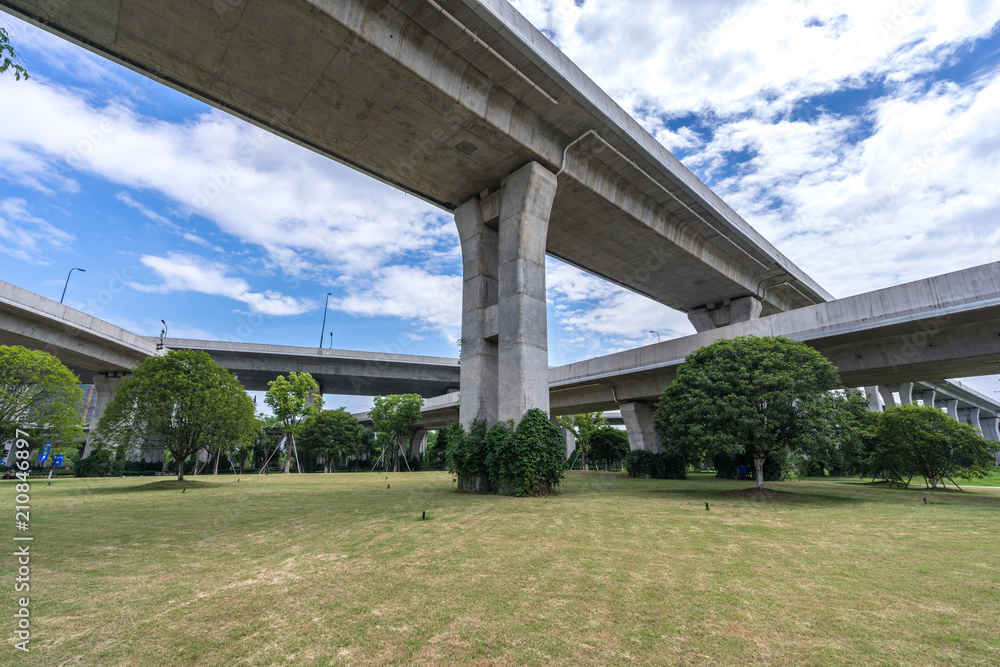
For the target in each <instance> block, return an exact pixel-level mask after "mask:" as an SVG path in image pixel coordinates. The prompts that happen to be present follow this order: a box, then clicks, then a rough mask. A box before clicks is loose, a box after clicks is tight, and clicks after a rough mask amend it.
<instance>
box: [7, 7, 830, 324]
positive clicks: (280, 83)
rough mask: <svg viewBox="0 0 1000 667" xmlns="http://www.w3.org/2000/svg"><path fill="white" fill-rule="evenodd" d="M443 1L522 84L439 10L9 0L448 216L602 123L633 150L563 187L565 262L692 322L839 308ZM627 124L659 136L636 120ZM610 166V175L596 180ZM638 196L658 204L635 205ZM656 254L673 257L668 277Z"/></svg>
mask: <svg viewBox="0 0 1000 667" xmlns="http://www.w3.org/2000/svg"><path fill="white" fill-rule="evenodd" d="M442 4H443V5H445V6H446V8H447V9H448V10H449V11H450V12H451V13H453V14H454V15H455V16H457V17H458V18H459V19H460V20H461V21H463V22H465V23H466V24H467V25H468V26H470V27H471V28H472V29H474V30H475V31H476V32H477V33H478V34H479V35H481V36H482V38H483V39H485V40H486V41H488V42H489V44H490V46H491V47H493V48H495V49H496V51H497V52H498V53H500V54H502V56H503V58H505V59H506V60H507V61H508V62H509V63H512V64H514V65H515V66H516V68H517V69H518V70H520V74H519V73H518V72H517V71H515V70H514V69H512V67H511V66H510V65H509V64H506V63H504V62H503V60H501V59H500V57H498V55H497V53H491V52H490V51H489V50H488V49H487V48H485V47H484V46H483V45H482V44H481V43H477V42H476V41H475V40H474V39H473V38H472V37H470V36H469V35H468V34H466V33H465V32H464V31H462V30H460V29H459V28H458V27H456V26H455V25H454V23H452V22H451V21H450V20H448V19H447V18H446V17H445V16H444V15H443V14H442V13H440V12H439V11H438V10H437V9H435V8H434V6H433V5H431V4H430V3H429V2H426V1H424V0H420V1H413V0H410V1H404V0H398V1H394V2H388V1H387V0H381V1H371V0H369V1H367V2H365V1H364V0H341V1H340V2H337V3H327V2H319V1H318V0H249V1H239V0H233V1H219V0H164V1H153V0H111V1H109V0H74V2H72V3H69V2H65V3H58V4H56V5H53V3H49V2H47V1H46V0H0V6H6V7H8V8H10V9H11V10H12V11H15V12H16V13H19V14H20V15H22V16H24V17H25V18H28V19H29V20H33V21H34V22H36V23H39V24H42V25H43V26H44V27H46V28H47V29H49V30H52V31H54V32H57V33H58V34H61V35H63V36H66V37H69V38H70V39H74V40H75V41H77V42H79V43H82V44H84V45H85V46H87V47H88V48H91V49H93V50H95V51H97V52H99V53H101V54H103V55H106V56H108V57H110V58H113V59H116V60H118V61H119V62H122V63H124V64H126V65H128V66H130V67H132V68H133V69H136V70H138V71H141V72H143V73H146V74H148V75H150V76H152V77H154V78H158V79H159V80H161V81H163V82H165V83H167V84H168V85H171V86H174V87H175V88H178V89H179V90H182V91H183V92H186V93H188V94H191V95H193V96H194V97H197V98H199V99H202V100H204V101H206V102H208V103H209V104H212V105H214V106H216V107H219V108H222V109H224V110H226V111H228V112H230V113H232V114H234V115H237V116H239V117H242V118H244V119H247V120H249V121H250V122H253V123H255V124H257V125H259V126H261V127H264V128H267V129H268V130H270V131H273V132H276V133H278V134H280V135H283V136H285V137H287V138H289V139H291V140H292V141H296V142H298V143H300V144H302V145H304V146H306V147H308V148H310V149H312V150H314V151H317V152H319V153H321V154H324V155H327V156H330V157H332V158H334V159H337V160H339V161H341V162H344V163H346V164H349V165H351V166H353V167H355V168H357V169H360V170H362V171H364V172H366V173H369V174H371V175H373V176H375V177H377V178H380V179H382V180H385V181H387V182H389V183H392V184H395V185H397V186H398V187H401V188H403V189H405V190H408V191H410V192H413V193H415V194H417V195H418V196H421V197H423V198H425V199H427V200H429V201H431V202H434V203H436V204H438V205H440V206H442V207H443V208H446V209H448V210H450V209H452V208H454V207H455V206H457V205H459V204H461V203H463V202H465V201H467V200H468V199H470V198H471V197H473V196H476V195H478V194H480V193H481V192H483V191H485V190H489V189H492V190H496V189H497V188H498V187H499V186H500V184H501V181H502V179H503V178H504V177H506V176H507V175H508V174H510V173H511V172H512V171H514V170H515V169H517V168H518V167H520V166H522V165H524V164H526V163H527V162H529V161H537V162H539V163H541V164H543V165H546V166H547V167H548V168H549V169H551V170H553V171H556V170H558V169H559V168H560V166H561V163H562V160H563V149H564V148H566V147H567V146H568V145H569V144H570V143H571V142H573V141H574V140H575V139H577V138H578V137H581V136H583V135H584V134H586V133H587V132H588V131H589V130H593V129H595V127H596V128H598V129H600V130H601V134H602V136H604V137H605V138H606V139H607V140H609V141H610V142H611V144H614V145H615V146H616V149H614V150H611V149H608V146H607V145H604V144H601V143H599V142H595V141H594V140H593V139H592V138H591V139H588V141H586V142H582V143H580V144H579V145H577V146H575V147H574V148H573V150H572V151H571V152H572V153H573V161H574V163H575V165H576V166H577V167H578V168H576V169H575V170H570V172H567V173H566V174H564V175H563V176H561V177H560V188H561V192H560V195H559V197H558V198H557V200H556V202H555V207H554V210H553V212H552V215H551V221H550V227H549V230H550V232H549V233H550V238H549V248H548V250H549V252H551V253H552V254H553V255H555V256H557V257H560V258H562V259H565V260H566V261H568V262H570V263H572V264H575V265H577V266H579V267H581V268H584V269H586V270H589V271H591V272H593V273H595V274H596V275H599V276H602V277H606V278H608V279H610V280H612V281H614V282H617V283H619V284H622V285H624V286H627V287H629V288H630V289H634V290H636V291H638V292H640V293H643V294H646V295H648V296H650V297H652V298H654V299H656V300H657V301H660V302H662V303H665V304H667V305H670V306H672V307H675V308H679V309H682V310H690V309H693V308H697V307H700V306H703V305H705V304H707V303H713V302H721V301H724V300H726V299H732V298H738V297H742V296H746V295H749V294H753V293H755V291H756V292H757V293H760V292H762V291H763V290H765V289H766V288H767V287H771V286H772V285H774V286H775V288H774V289H771V290H770V291H768V292H767V295H766V296H767V303H766V304H765V311H764V312H765V314H768V313H769V312H775V311H776V310H786V309H789V308H794V307H799V306H803V305H808V304H809V303H814V302H816V301H818V300H822V297H818V296H816V294H815V292H814V293H813V294H811V295H810V294H808V292H809V289H810V288H809V287H803V283H802V282H798V284H799V286H800V288H799V289H797V290H796V289H791V288H789V287H787V286H785V285H781V283H782V280H784V281H787V280H789V279H790V278H789V274H788V272H787V271H788V267H789V266H793V265H790V264H789V263H788V262H787V260H784V258H780V254H779V253H777V251H775V250H774V249H773V248H771V247H770V245H769V244H767V242H766V241H764V239H762V238H760V237H759V235H757V234H756V232H754V231H753V230H752V229H751V228H750V227H749V225H747V224H746V223H745V222H744V221H742V220H740V219H739V218H738V216H736V214H735V213H732V211H731V210H729V209H728V207H727V206H725V204H724V203H723V202H722V201H721V200H720V199H718V197H717V196H716V195H714V193H712V192H711V191H710V190H709V189H708V188H707V187H705V186H704V184H702V183H700V182H699V181H698V180H697V179H696V178H695V177H694V176H693V175H691V174H690V172H688V171H687V170H686V169H684V167H683V166H681V165H680V163H679V162H677V161H676V159H675V158H673V156H670V155H669V153H667V152H666V151H665V150H664V149H662V147H660V146H658V145H656V146H655V148H656V149H658V150H659V151H660V152H661V153H662V157H661V158H658V159H662V161H663V162H660V163H658V162H656V161H654V160H652V159H648V158H645V157H643V156H641V155H637V154H635V153H634V152H632V153H630V155H632V158H630V159H628V160H626V159H623V158H622V157H621V156H619V155H617V154H616V153H615V150H624V151H628V150H629V146H628V145H627V144H626V142H625V141H623V140H622V139H621V137H619V136H616V134H615V132H613V131H612V130H611V129H608V128H609V127H610V126H605V127H601V122H603V121H599V120H597V119H595V118H596V117H595V116H594V114H593V113H592V112H591V111H589V110H587V109H586V108H584V106H583V102H581V99H580V94H579V92H574V91H570V90H566V89H565V88H563V87H562V86H561V85H560V83H559V82H558V81H557V80H556V79H555V78H553V76H550V75H549V74H548V73H546V72H544V71H542V69H540V68H539V67H537V66H535V65H534V64H532V62H531V60H530V59H529V58H528V57H527V56H526V55H525V54H524V53H523V52H521V50H520V49H522V48H523V47H519V46H517V45H515V44H513V43H512V42H511V41H510V40H508V39H505V38H502V37H501V36H500V35H499V34H498V33H497V31H496V30H495V28H494V27H491V26H490V25H488V24H487V23H486V22H484V20H483V18H482V17H481V16H479V15H477V14H476V13H475V12H473V11H472V10H471V9H470V8H469V7H467V6H466V5H465V3H463V2H460V1H458V0H443V2H442ZM51 7H55V9H54V10H53V11H52V13H49V12H48V11H46V10H47V9H48V8H51ZM538 36H539V37H540V34H539V35H538ZM572 71H573V72H578V70H576V69H575V66H573V69H572ZM522 74H523V75H524V77H527V79H529V80H530V81H531V82H534V83H535V84H537V85H538V86H539V88H535V87H534V86H533V85H532V84H531V83H529V82H528V81H526V80H525V78H523V77H522V76H521V75H522ZM578 76H580V77H582V76H583V75H582V73H581V74H579V75H578ZM584 79H585V77H584ZM583 84H587V85H589V86H591V87H593V82H590V81H589V80H585V81H583ZM594 88H595V89H596V87H594ZM539 89H542V90H544V91H545V92H544V93H542V92H540V90H539ZM596 93H600V95H603V93H602V92H601V91H599V89H597V90H595V91H593V95H592V96H595V97H599V96H598V95H596ZM556 100H557V101H556ZM607 103H608V104H613V103H611V102H610V100H608V102H607ZM610 111H611V112H613V113H614V114H616V115H617V116H620V119H619V121H618V122H619V123H621V124H622V125H623V126H626V125H627V126H629V128H630V131H632V132H637V133H640V134H641V133H644V130H641V128H639V127H638V124H637V123H636V122H635V121H634V120H633V119H631V118H630V117H628V115H627V114H625V113H624V112H623V111H621V109H620V108H617V107H614V108H613V109H611V110H610ZM644 136H645V135H644ZM649 140H650V141H653V140H652V138H651V137H650V138H649ZM653 143H654V144H655V141H653ZM463 146H464V147H466V149H465V151H463V150H462V149H461V148H460V147H463ZM469 147H474V148H475V149H474V150H469ZM633 158H634V161H633ZM588 163H593V164H592V165H591V167H592V168H590V170H589V174H588V169H587V168H586V165H587V164H588ZM594 165H597V166H599V169H598V170H597V171H602V172H606V173H602V174H599V177H594V174H595V173H596V172H595V168H594ZM640 168H641V169H642V170H643V171H644V172H645V173H647V174H655V175H656V181H657V182H654V181H652V180H650V178H648V177H646V176H643V175H642V173H641V172H639V171H638V169H640ZM577 178H581V179H582V180H576V179H577ZM666 190H669V191H670V192H669V194H668V193H667V192H666ZM696 194H697V196H695V195H696ZM629 197H632V198H633V199H635V197H638V198H639V199H640V200H642V201H641V205H637V206H638V208H634V209H633V210H624V209H623V208H622V206H623V205H625V206H626V207H627V201H626V200H628V199H629ZM633 203H635V202H634V201H633ZM650 210H652V211H654V212H655V215H653V216H652V218H651V217H650V214H649V211H650ZM657 216H659V217H660V218H662V221H661V222H657V221H656V219H655V218H657ZM664 221H665V222H664ZM727 221H728V222H727ZM726 225H729V227H728V228H727V227H726ZM724 229H728V231H725V230H724ZM723 237H725V238H723ZM748 238H753V239H754V241H753V242H752V243H751V242H748V241H747V240H746V239H748ZM692 241H693V243H692ZM754 244H756V245H754ZM651 250H656V251H657V252H658V253H659V254H660V256H662V257H664V258H665V259H664V260H663V261H654V264H655V270H653V271H649V270H648V261H649V260H650V251H651ZM776 258H780V260H781V262H780V263H781V264H782V266H779V262H778V261H777V260H776ZM782 267H784V268H782ZM644 269H647V270H644ZM797 271H798V270H797V269H794V271H793V273H794V272H797ZM798 277H801V278H803V279H804V280H805V283H810V281H809V280H808V279H807V278H805V277H804V274H801V275H799V276H798ZM791 280H792V282H797V281H798V278H792V279H791ZM779 285H780V286H779ZM816 289H819V288H818V286H816ZM820 291H821V290H820ZM804 292H805V293H804Z"/></svg>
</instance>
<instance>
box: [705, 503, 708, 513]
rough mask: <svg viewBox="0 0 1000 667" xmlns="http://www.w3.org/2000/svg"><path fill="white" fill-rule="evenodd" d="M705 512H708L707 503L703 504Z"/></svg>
mask: <svg viewBox="0 0 1000 667" xmlns="http://www.w3.org/2000/svg"><path fill="white" fill-rule="evenodd" d="M705 511H706V512H707V511H708V503H705Z"/></svg>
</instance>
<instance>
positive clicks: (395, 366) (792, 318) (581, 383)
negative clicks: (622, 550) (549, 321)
mask: <svg viewBox="0 0 1000 667" xmlns="http://www.w3.org/2000/svg"><path fill="white" fill-rule="evenodd" d="M744 335H757V336H778V335H780V336H786V337H789V338H793V339H796V340H803V341H805V342H807V343H809V344H810V345H812V346H813V347H815V348H816V349H818V350H819V351H820V352H822V353H823V354H824V355H825V356H826V357H827V358H829V359H830V360H831V361H832V362H833V363H834V364H835V365H837V366H838V368H840V371H841V378H842V379H843V381H844V384H845V385H846V386H865V387H866V390H867V391H868V393H869V396H870V397H871V407H872V409H881V406H882V405H883V404H884V405H895V404H897V403H903V404H906V403H911V402H915V401H921V402H923V403H925V404H933V405H935V406H937V407H940V408H946V409H947V410H948V412H949V414H951V415H952V416H953V417H955V418H956V419H960V420H961V421H965V422H966V423H970V424H972V425H974V426H977V427H979V428H980V429H981V430H982V432H983V433H984V435H986V436H987V437H988V438H990V439H993V440H997V441H1000V432H998V430H997V417H998V416H1000V413H998V410H1000V405H998V404H997V403H996V402H995V401H993V400H992V399H991V398H989V397H985V396H982V395H981V394H977V393H976V392H974V391H972V390H971V389H969V388H966V387H962V386H961V385H956V384H954V383H950V382H947V381H946V378H948V377H955V376H961V377H968V376H976V375H992V374H995V373H997V372H998V370H1000V366H998V364H1000V262H995V263H992V264H986V265H983V266H979V267H974V268H971V269H965V270H962V271H956V272H954V273H949V274H945V275H941V276H935V277H932V278H927V279H925V280H920V281H916V282H913V283H908V284H904V285H898V286H895V287H889V288H886V289H883V290H877V291H875V292H869V293H866V294H860V295H857V296H854V297H848V298H846V299H841V300H838V301H833V302H829V303H825V304H819V305H816V306H812V307H809V308H804V309H800V310H797V311H794V312H790V313H781V314H777V315H773V316H770V317H766V318H762V319H759V320H755V321H751V322H744V323H740V324H735V325H731V326H729V327H725V328H720V329H716V330H713V331H709V332H703V333H700V334H695V335H692V336H686V337H684V338H678V339H674V340H669V341H663V342H661V343H657V344H655V345H649V346H646V347H642V348H637V349H634V350H627V351H624V352H619V353H616V354H611V355H606V356H603V357H597V358H594V359H589V360H586V361H581V362H577V363H574V364H568V365H566V366H562V367H558V368H551V369H549V370H548V376H549V386H548V391H549V394H550V397H551V398H550V402H551V407H552V413H553V414H572V413H578V412H590V411H598V410H601V411H605V410H616V409H620V410H621V414H622V419H623V420H624V423H625V424H626V426H627V428H628V429H629V433H630V438H631V440H632V444H633V447H635V448H649V449H656V448H657V447H658V446H659V444H658V439H657V438H656V436H655V432H654V430H653V427H652V406H653V403H654V402H655V401H656V400H657V398H658V397H659V396H660V394H661V393H662V392H663V389H664V388H665V387H666V385H667V384H669V382H671V381H672V380H673V378H674V376H675V374H676V369H677V366H679V365H680V363H681V362H682V361H683V360H684V358H685V357H686V356H687V355H688V354H690V353H692V352H694V351H695V350H697V349H699V348H700V347H702V346H704V345H708V344H710V343H711V342H713V341H714V340H717V339H719V338H731V337H736V336H744ZM158 342H159V341H158V340H157V339H155V338H148V337H143V336H136V335H135V334H132V333H130V332H128V331H125V330H124V329H121V328H119V327H115V326H114V325H111V324H109V323H107V322H104V321H102V320H99V319H97V318H94V317H92V316H89V315H85V314H84V313H80V312H79V311H75V310H73V309H72V308H68V307H66V306H62V305H60V304H57V303H56V302H54V301H52V300H50V299H46V298H44V297H41V296H39V295H37V294H34V293H32V292H29V291H27V290H24V289H21V288H19V287H15V286H14V285H10V284H9V283H4V282H0V344H20V345H25V346H26V347H31V348H35V349H45V350H47V351H49V352H51V353H52V354H54V355H55V356H57V357H59V358H60V359H62V360H63V361H64V363H67V364H68V365H70V366H72V367H73V368H74V370H76V371H77V372H78V373H80V375H81V376H82V379H84V381H91V382H94V383H95V384H96V385H97V386H98V400H99V403H98V418H99V415H100V412H102V411H103V405H104V404H105V403H106V401H107V399H108V397H110V395H111V394H112V393H113V391H114V388H115V386H117V383H118V381H119V380H120V378H121V376H122V375H124V374H125V373H126V372H127V371H128V370H129V369H130V368H132V366H134V364H135V363H138V361H139V360H140V359H142V358H145V357H146V356H149V355H152V354H156V353H157V350H156V347H157V345H156V344H157V343H158ZM164 342H165V344H166V347H167V348H168V349H169V348H175V349H200V350H204V351H206V352H208V353H209V354H211V355H212V356H213V357H214V358H215V359H216V361H217V362H219V363H220V364H221V365H223V366H225V367H227V368H229V369H230V370H231V371H232V372H234V373H236V374H237V376H238V377H239V378H240V380H241V382H243V383H244V386H246V387H247V388H248V389H266V386H267V384H266V383H267V381H269V380H271V379H273V378H274V377H276V376H277V375H278V374H284V373H288V372H291V371H306V372H309V373H312V374H313V375H314V377H317V378H319V380H320V381H321V383H322V385H323V391H324V392H327V393H344V394H357V395H376V394H385V393H400V392H404V391H413V392H415V393H420V394H421V395H423V396H425V398H426V399H427V400H426V401H425V406H424V419H423V420H422V421H421V424H420V425H421V426H422V427H423V428H425V429H426V428H440V427H442V426H444V425H446V424H448V423H451V422H453V421H455V420H456V419H459V415H460V411H459V394H457V393H455V392H453V391H451V390H453V389H454V388H455V387H456V382H458V380H459V376H460V368H459V366H458V362H457V360H455V359H446V358H438V357H418V356H413V355H392V354H383V353H372V352H350V351H342V350H322V349H318V348H296V347H289V346H280V345H257V344H248V343H225V342H215V341H192V340H183V339H166V340H165V341H164ZM359 417H361V418H365V416H364V415H359Z"/></svg>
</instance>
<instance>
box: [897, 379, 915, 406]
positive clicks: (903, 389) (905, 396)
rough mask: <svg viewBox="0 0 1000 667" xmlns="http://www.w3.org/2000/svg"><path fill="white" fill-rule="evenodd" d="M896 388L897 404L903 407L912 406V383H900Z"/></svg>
mask: <svg viewBox="0 0 1000 667" xmlns="http://www.w3.org/2000/svg"><path fill="white" fill-rule="evenodd" d="M898 386H899V389H898V391H899V402H900V403H901V404H903V405H913V383H912V382H900V383H899V385H898Z"/></svg>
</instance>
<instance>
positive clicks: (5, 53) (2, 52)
mask: <svg viewBox="0 0 1000 667" xmlns="http://www.w3.org/2000/svg"><path fill="white" fill-rule="evenodd" d="M20 59H21V58H20V56H18V55H17V54H16V53H14V48H13V47H12V46H11V45H10V39H9V38H8V36H7V31H6V30H4V29H3V28H0V74H3V73H4V72H6V71H7V70H13V71H14V79H15V80H17V81H20V80H21V77H24V78H25V79H28V78H30V77H29V76H28V70H26V69H24V67H22V66H21V65H19V64H18V63H17V61H18V60H20Z"/></svg>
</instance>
